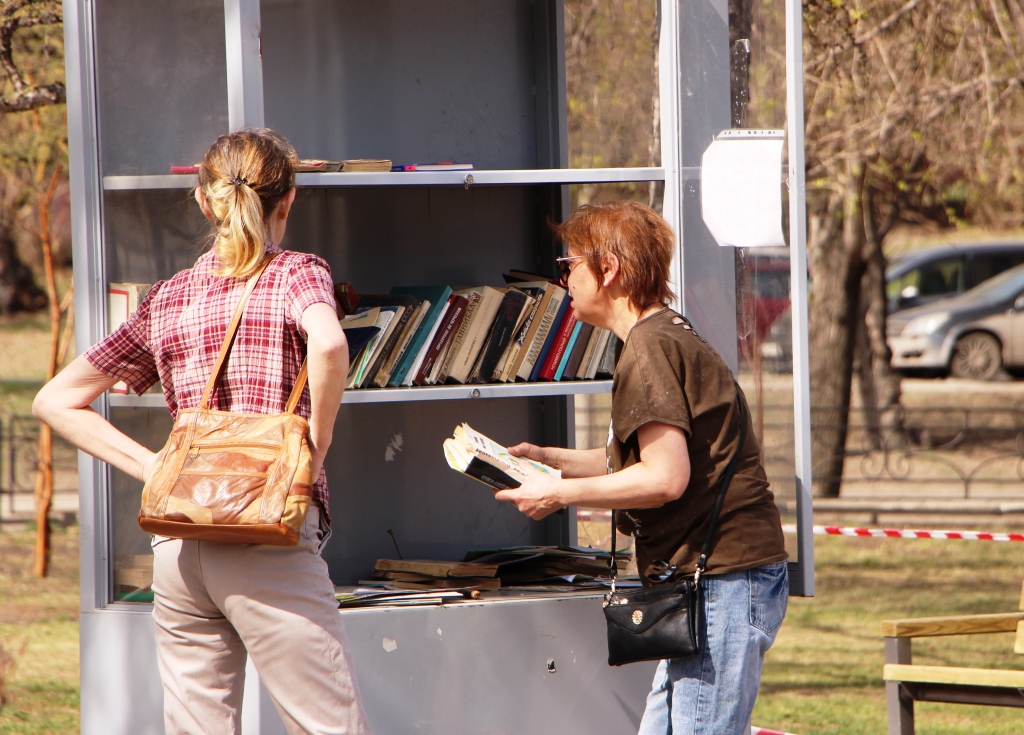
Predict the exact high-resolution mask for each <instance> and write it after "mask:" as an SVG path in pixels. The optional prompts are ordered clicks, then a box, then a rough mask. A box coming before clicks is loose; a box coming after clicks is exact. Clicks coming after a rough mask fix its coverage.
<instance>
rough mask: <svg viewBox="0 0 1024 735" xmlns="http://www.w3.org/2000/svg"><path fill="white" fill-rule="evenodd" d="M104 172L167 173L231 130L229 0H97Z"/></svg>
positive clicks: (190, 160)
mask: <svg viewBox="0 0 1024 735" xmlns="http://www.w3.org/2000/svg"><path fill="white" fill-rule="evenodd" d="M96 77H97V88H98V97H99V99H98V107H99V118H100V125H99V128H100V150H101V159H102V160H101V167H102V172H103V174H104V175H108V176H109V175H115V174H166V173H169V172H170V166H171V165H172V164H189V163H195V162H196V161H198V160H199V159H200V158H201V157H202V155H203V153H204V152H205V151H206V148H207V147H208V146H209V145H210V143H212V142H213V141H214V139H216V137H217V136H218V135H220V134H221V133H223V132H225V131H226V130H227V128H228V104H227V81H226V80H227V71H226V64H225V55H224V3H223V1H222V0H180V1H178V2H173V3H161V2H134V1H133V0H97V2H96Z"/></svg>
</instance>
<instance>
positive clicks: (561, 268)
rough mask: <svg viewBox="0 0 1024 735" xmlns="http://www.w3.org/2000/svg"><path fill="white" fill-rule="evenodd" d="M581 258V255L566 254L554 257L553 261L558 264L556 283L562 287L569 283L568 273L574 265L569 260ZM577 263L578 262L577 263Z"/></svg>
mask: <svg viewBox="0 0 1024 735" xmlns="http://www.w3.org/2000/svg"><path fill="white" fill-rule="evenodd" d="M581 258H583V256H582V255H567V256H565V257H564V258H555V263H557V264H558V285H559V286H561V287H562V288H567V287H568V285H569V274H570V273H572V269H573V268H574V267H575V266H574V265H573V264H572V263H571V261H573V260H580V259H581ZM577 265H578V264H577Z"/></svg>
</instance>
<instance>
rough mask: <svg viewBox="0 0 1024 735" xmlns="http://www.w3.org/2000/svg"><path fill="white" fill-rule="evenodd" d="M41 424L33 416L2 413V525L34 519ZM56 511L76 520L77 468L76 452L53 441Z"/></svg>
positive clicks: (0, 416) (64, 443) (60, 440)
mask: <svg viewBox="0 0 1024 735" xmlns="http://www.w3.org/2000/svg"><path fill="white" fill-rule="evenodd" d="M38 447H39V422H38V421H37V420H36V419H35V418H33V417H31V416H18V415H15V414H10V413H0V525H3V524H9V523H25V522H28V521H31V520H32V519H33V518H34V511H35V483H36V466H37V460H38ZM53 493H54V511H55V514H56V515H60V516H62V517H63V518H64V519H65V520H68V519H70V517H72V516H77V510H78V464H77V455H76V452H75V449H74V448H73V447H72V446H71V445H69V444H68V443H67V442H66V441H64V440H63V439H61V438H60V437H59V436H56V435H55V436H54V439H53Z"/></svg>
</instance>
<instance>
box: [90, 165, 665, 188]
mask: <svg viewBox="0 0 1024 735" xmlns="http://www.w3.org/2000/svg"><path fill="white" fill-rule="evenodd" d="M664 180H665V169H663V168H655V167H650V168H589V169H587V168H584V169H559V168H555V169H535V170H506V171H501V170H496V171H485V170H474V171H416V172H409V173H304V174H297V175H296V177H295V183H296V185H297V186H299V187H303V188H307V187H309V188H316V187H321V186H323V187H333V186H352V187H360V186H463V187H466V186H503V185H504V186H515V185H523V184H555V185H569V184H612V183H624V182H647V181H664ZM195 185H196V177H195V176H192V175H185V174H153V175H147V176H104V177H103V188H104V189H105V190H106V191H133V190H144V189H191V188H193V187H195Z"/></svg>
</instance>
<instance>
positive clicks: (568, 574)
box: [463, 546, 631, 588]
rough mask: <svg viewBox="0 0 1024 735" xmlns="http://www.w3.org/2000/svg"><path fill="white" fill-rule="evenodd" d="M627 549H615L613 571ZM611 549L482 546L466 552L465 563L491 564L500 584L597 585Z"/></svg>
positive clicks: (622, 566) (624, 559)
mask: <svg viewBox="0 0 1024 735" xmlns="http://www.w3.org/2000/svg"><path fill="white" fill-rule="evenodd" d="M630 556H631V552H630V551H628V550H618V551H616V552H615V567H616V569H617V570H618V571H617V573H622V572H624V571H625V569H626V566H627V565H628V564H629V559H630ZM610 557H611V552H609V551H603V550H601V549H592V548H590V547H580V546H514V547H508V548H503V549H484V550H480V551H471V552H469V553H468V554H466V556H465V558H464V559H463V562H464V563H465V564H466V565H467V566H478V565H479V566H487V567H491V566H495V567H497V571H496V573H495V576H496V577H497V578H498V579H499V580H500V581H501V586H502V587H514V586H530V587H535V586H571V587H586V588H591V587H601V586H604V582H601V581H600V580H599V578H602V577H609V576H610V572H609V569H608V562H609V561H610Z"/></svg>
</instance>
